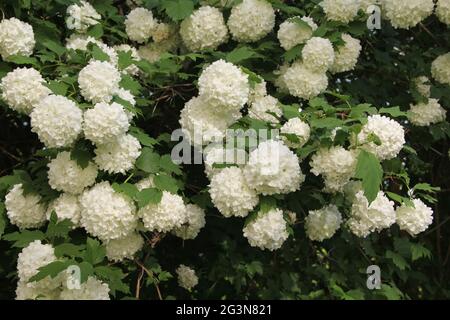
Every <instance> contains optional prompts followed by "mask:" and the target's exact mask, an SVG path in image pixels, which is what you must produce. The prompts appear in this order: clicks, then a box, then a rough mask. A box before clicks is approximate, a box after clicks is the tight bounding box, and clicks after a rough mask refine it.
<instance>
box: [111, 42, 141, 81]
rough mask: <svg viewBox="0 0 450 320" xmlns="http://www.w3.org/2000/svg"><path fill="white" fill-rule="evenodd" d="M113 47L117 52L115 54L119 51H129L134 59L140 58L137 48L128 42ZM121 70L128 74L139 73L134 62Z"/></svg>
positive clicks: (134, 74)
mask: <svg viewBox="0 0 450 320" xmlns="http://www.w3.org/2000/svg"><path fill="white" fill-rule="evenodd" d="M113 49H114V50H115V51H116V52H117V54H119V52H131V58H133V60H136V61H139V60H141V57H140V56H139V53H138V51H137V49H136V48H135V47H132V46H130V45H128V44H121V45H118V46H114V47H113ZM122 72H123V73H127V74H130V75H132V76H136V75H137V74H138V73H139V68H138V67H137V66H136V65H135V64H131V65H129V66H128V67H126V68H125V69H124V70H123V71H122Z"/></svg>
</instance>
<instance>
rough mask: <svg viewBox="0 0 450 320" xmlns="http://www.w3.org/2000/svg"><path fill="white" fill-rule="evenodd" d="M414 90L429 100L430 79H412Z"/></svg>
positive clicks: (422, 77)
mask: <svg viewBox="0 0 450 320" xmlns="http://www.w3.org/2000/svg"><path fill="white" fill-rule="evenodd" d="M413 84H414V87H415V89H416V90H417V92H418V93H419V94H421V95H422V96H423V97H425V98H429V97H430V95H431V85H430V79H428V77H425V76H421V77H417V78H415V79H413Z"/></svg>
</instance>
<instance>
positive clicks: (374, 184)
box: [355, 150, 383, 203]
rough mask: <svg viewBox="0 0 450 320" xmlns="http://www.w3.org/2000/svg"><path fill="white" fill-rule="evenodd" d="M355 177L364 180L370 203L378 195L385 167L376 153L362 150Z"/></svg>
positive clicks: (364, 187)
mask: <svg viewBox="0 0 450 320" xmlns="http://www.w3.org/2000/svg"><path fill="white" fill-rule="evenodd" d="M355 178H357V179H361V180H362V186H363V190H364V195H365V196H366V198H367V200H368V201H369V203H372V201H373V200H375V198H376V197H377V195H378V191H380V186H381V182H382V181H383V169H382V167H381V164H380V161H379V160H378V159H377V157H375V155H373V154H372V153H370V152H367V151H365V150H361V151H360V153H359V156H358V162H357V165H356V173H355Z"/></svg>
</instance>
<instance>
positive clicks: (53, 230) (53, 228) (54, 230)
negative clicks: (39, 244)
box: [45, 211, 73, 239]
mask: <svg viewBox="0 0 450 320" xmlns="http://www.w3.org/2000/svg"><path fill="white" fill-rule="evenodd" d="M72 229H73V223H72V222H71V221H70V220H68V219H64V220H62V221H58V217H57V216H56V213H55V212H54V211H53V212H52V214H51V216H50V222H49V224H48V226H47V231H46V232H45V235H46V237H47V238H49V239H54V238H63V239H67V238H68V237H69V232H70V231H71V230H72Z"/></svg>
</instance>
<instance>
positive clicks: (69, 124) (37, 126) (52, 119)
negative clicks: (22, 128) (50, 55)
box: [30, 95, 83, 148]
mask: <svg viewBox="0 0 450 320" xmlns="http://www.w3.org/2000/svg"><path fill="white" fill-rule="evenodd" d="M30 117H31V131H33V132H35V133H37V135H38V137H39V140H41V142H42V143H44V144H45V146H46V147H48V148H61V147H67V146H70V145H71V144H72V143H73V142H75V140H76V139H77V138H78V136H79V134H80V133H81V124H82V122H83V112H82V111H81V109H80V108H78V107H77V105H76V104H75V102H73V101H72V100H69V99H67V98H66V97H63V96H56V95H50V96H47V97H45V98H44V99H43V100H41V102H40V103H39V104H38V105H37V106H36V107H35V108H34V109H33V111H32V112H31V114H30Z"/></svg>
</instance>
